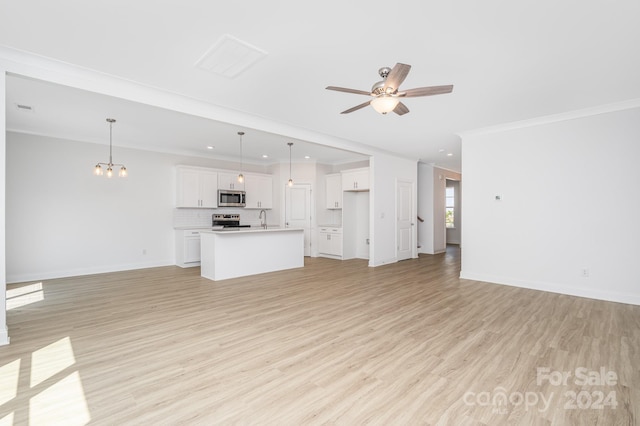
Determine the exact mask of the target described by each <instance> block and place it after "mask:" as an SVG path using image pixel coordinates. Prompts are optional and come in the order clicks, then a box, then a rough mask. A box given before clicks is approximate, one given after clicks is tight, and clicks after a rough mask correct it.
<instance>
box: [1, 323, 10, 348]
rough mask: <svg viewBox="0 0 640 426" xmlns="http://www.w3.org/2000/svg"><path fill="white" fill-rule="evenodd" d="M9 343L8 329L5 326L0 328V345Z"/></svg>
mask: <svg viewBox="0 0 640 426" xmlns="http://www.w3.org/2000/svg"><path fill="white" fill-rule="evenodd" d="M8 344H9V330H7V327H3V328H0V346H4V345H8Z"/></svg>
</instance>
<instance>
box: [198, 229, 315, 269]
mask: <svg viewBox="0 0 640 426" xmlns="http://www.w3.org/2000/svg"><path fill="white" fill-rule="evenodd" d="M200 247H201V253H200V259H201V260H200V275H201V276H202V277H203V278H208V279H210V280H214V281H219V280H225V279H228V278H237V277H244V276H247V275H255V274H262V273H265V272H273V271H281V270H284V269H293V268H301V267H303V266H304V230H302V229H292V228H277V229H261V228H260V229H255V228H252V229H242V228H240V229H237V230H231V231H201V232H200Z"/></svg>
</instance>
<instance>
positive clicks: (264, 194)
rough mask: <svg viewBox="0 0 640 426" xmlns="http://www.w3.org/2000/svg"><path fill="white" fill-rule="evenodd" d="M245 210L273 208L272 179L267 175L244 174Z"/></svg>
mask: <svg viewBox="0 0 640 426" xmlns="http://www.w3.org/2000/svg"><path fill="white" fill-rule="evenodd" d="M244 182H245V186H244V187H245V191H246V203H247V205H246V206H245V208H247V209H271V208H273V178H272V177H271V176H268V175H256V174H245V176H244Z"/></svg>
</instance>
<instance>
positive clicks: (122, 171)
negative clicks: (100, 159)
mask: <svg viewBox="0 0 640 426" xmlns="http://www.w3.org/2000/svg"><path fill="white" fill-rule="evenodd" d="M115 122H116V120H115V119H113V118H107V123H109V162H108V163H98V164H96V167H95V168H94V169H93V173H94V174H95V175H96V176H102V175H103V171H102V166H107V173H106V175H107V177H108V178H110V177H112V176H113V168H114V167H120V171H118V176H120V177H126V176H127V168H126V167H125V166H124V164H114V163H113V159H112V155H111V152H112V144H111V136H112V127H113V123H115Z"/></svg>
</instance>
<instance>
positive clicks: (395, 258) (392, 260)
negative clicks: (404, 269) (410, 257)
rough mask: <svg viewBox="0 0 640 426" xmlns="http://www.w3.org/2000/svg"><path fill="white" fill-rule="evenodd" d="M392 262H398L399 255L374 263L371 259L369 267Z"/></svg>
mask: <svg viewBox="0 0 640 426" xmlns="http://www.w3.org/2000/svg"><path fill="white" fill-rule="evenodd" d="M391 263H398V258H397V257H390V258H388V259H384V260H380V261H378V262H375V263H372V262H371V260H369V267H371V268H375V267H377V266H382V265H389V264H391Z"/></svg>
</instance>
